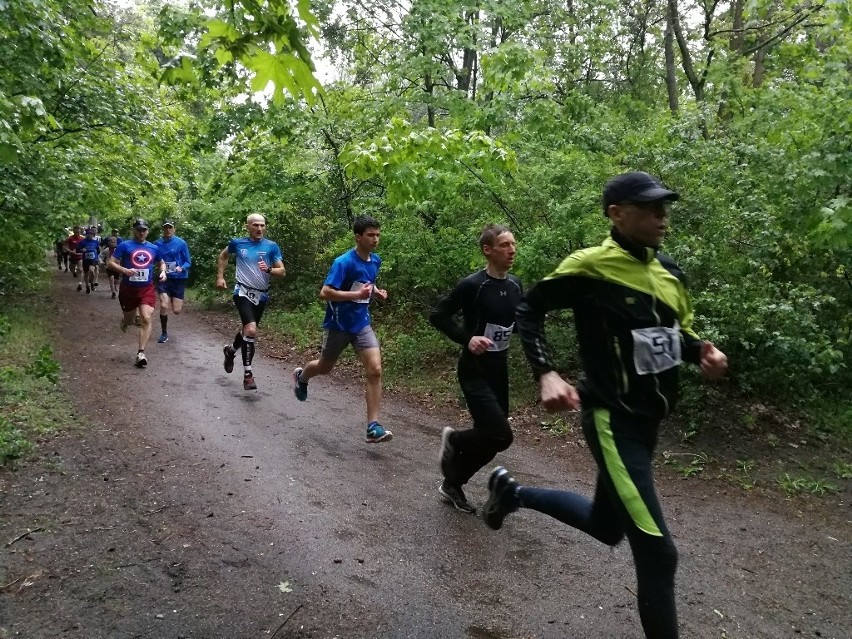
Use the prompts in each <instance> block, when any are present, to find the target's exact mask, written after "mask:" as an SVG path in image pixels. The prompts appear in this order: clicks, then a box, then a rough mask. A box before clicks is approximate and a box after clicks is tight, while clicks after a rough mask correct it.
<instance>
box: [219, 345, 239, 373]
mask: <svg viewBox="0 0 852 639" xmlns="http://www.w3.org/2000/svg"><path fill="white" fill-rule="evenodd" d="M222 352H223V353H225V372H226V373H233V372H234V358H235V357H236V356H237V351H236V350H234V347H233V346H226V347H225V348H223V349H222Z"/></svg>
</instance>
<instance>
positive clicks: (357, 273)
mask: <svg viewBox="0 0 852 639" xmlns="http://www.w3.org/2000/svg"><path fill="white" fill-rule="evenodd" d="M380 226H381V225H380V224H379V222H378V220H375V219H373V218H372V217H367V216H359V217H357V218H355V222H354V224H353V225H352V230H353V232H354V233H355V248H353V249H350V250H348V251H347V252H346V253H344V254H343V255H341V256H340V257H338V258H337V259H336V260H334V263H333V264H332V265H331V270H329V272H328V276H327V277H326V278H325V282H324V283H323V286H322V289H321V290H320V299H323V300H325V302H326V308H325V321H324V322H323V328H324V329H325V332H324V335H323V340H322V351H321V353H320V356H319V359H315V360H313V361H311V362H308V363H307V364H305V366H304V368H301V367H300V368H297V369H296V370H294V371H293V391H294V392H295V394H296V399H298V400H299V401H302V402H303V401H305V400H306V399H307V398H308V380H310V379H311V378H312V377H316V376H317V375H326V374H328V373H330V372H331V371H332V369H333V368H334V365H335V364H336V363H337V359H338V357H340V354H341V353H342V352H343V349H345V348H346V347H347V346H348V345H349V344H352V347H353V348H354V349H355V352H356V353H357V354H358V358H359V359H360V360H361V363H362V364H363V365H364V371H365V373H366V376H367V392H366V396H367V442H368V443H371V444H374V443H377V442H383V441H388V440H390V439H391V437H393V433H391V432H390V431H389V430H386V429H385V428H383V427H382V425H381V424H380V423H379V409H380V408H381V403H382V356H381V350H380V349H379V340H378V338H376V334H375V333H374V332H373V327H372V326H371V325H370V300H371V299H372V298H374V297H375V298H376V299H379V300H386V299H387V297H388V293H387V291H386V290H384V289H381V288H377V287H376V277H377V276H378V274H379V267H380V266H381V264H382V258H380V257H379V256H378V255H376V254H375V253H373V250H374V249H375V248H376V247H377V246H378V245H379V237H380V235H381V231H380Z"/></svg>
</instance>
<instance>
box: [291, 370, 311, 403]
mask: <svg viewBox="0 0 852 639" xmlns="http://www.w3.org/2000/svg"><path fill="white" fill-rule="evenodd" d="M303 370H304V369H303V368H301V367H299V368H297V369H296V370H294V371H293V393H294V394H295V395H296V399H298V400H299V401H300V402H303V401H305V400H306V399H307V398H308V383H307V382H303V381H302V377H301V375H302V371H303Z"/></svg>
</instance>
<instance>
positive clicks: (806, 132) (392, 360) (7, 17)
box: [0, 0, 852, 472]
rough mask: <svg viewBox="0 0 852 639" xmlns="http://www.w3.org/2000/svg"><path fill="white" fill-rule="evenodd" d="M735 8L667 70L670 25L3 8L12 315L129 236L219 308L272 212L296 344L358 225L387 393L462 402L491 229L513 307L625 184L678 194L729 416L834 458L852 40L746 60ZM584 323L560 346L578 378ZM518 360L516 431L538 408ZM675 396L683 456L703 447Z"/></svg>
mask: <svg viewBox="0 0 852 639" xmlns="http://www.w3.org/2000/svg"><path fill="white" fill-rule="evenodd" d="M90 6H91V7H92V8H93V9H94V10H90ZM731 8H732V6H731V3H722V4H720V5H718V6H717V5H715V4H714V5H712V9H713V10H712V11H711V7H710V5H708V6H707V7H703V6H697V7H696V8H695V11H694V12H693V11H685V10H684V9H682V11H681V16H680V18H681V20H680V25H681V28H682V30H683V33H682V35H683V36H684V37H683V41H682V46H680V45H677V46H676V48H675V50H674V52H673V53H674V56H675V65H674V67H673V68H667V67H666V63H665V52H664V45H663V36H664V28H665V26H664V25H665V22H666V21H665V14H664V11H665V10H666V5H665V4H664V3H663V4H654V5H649V6H648V7H647V11H631V12H627V13H625V11H624V3H622V2H617V1H615V0H604V1H603V2H598V3H586V4H579V5H578V4H576V3H570V4H564V3H563V4H560V3H548V2H545V3H543V4H542V3H541V2H538V1H536V2H533V1H527V0H524V1H522V2H519V3H514V4H512V5H511V6H510V5H506V4H505V3H494V2H486V3H484V4H483V3H480V4H462V5H459V4H458V3H447V2H444V1H443V0H418V2H415V3H413V4H412V5H411V6H410V7H409V8H408V9H406V10H398V11H397V10H394V11H390V12H389V11H388V10H387V9H386V7H385V5H383V4H382V3H379V2H376V1H375V0H358V2H354V1H350V0H343V3H342V5H339V9H341V10H332V4H331V3H327V2H315V3H308V2H307V1H306V0H298V1H297V2H295V3H291V2H289V0H274V1H271V2H263V3H259V2H256V1H255V0H240V1H235V2H230V1H228V2H222V1H217V0H209V1H204V2H202V3H200V4H198V5H190V6H189V7H188V8H186V7H180V6H177V5H173V4H166V5H164V6H160V5H159V3H153V2H152V3H150V4H145V3H143V4H141V5H140V6H139V7H137V8H134V9H120V8H116V7H114V6H113V5H111V4H104V3H101V2H95V3H94V5H92V4H91V3H89V2H83V0H72V1H71V2H59V0H20V1H19V2H14V3H11V2H2V1H0V52H2V54H3V60H4V65H3V68H2V70H0V295H2V296H7V295H9V293H10V292H11V291H13V290H15V291H17V290H21V289H25V288H27V287H30V288H31V287H32V286H34V284H35V282H36V280H37V277H38V275H37V271H38V269H33V268H32V264H38V263H40V261H42V259H43V255H44V251H45V249H46V248H47V247H48V246H49V245H50V243H51V242H52V241H53V240H55V239H57V238H58V237H60V236H61V235H62V233H63V230H64V228H65V227H66V226H68V225H69V224H71V223H73V222H82V221H86V220H88V219H89V218H90V217H94V218H96V219H98V220H104V221H108V223H109V224H108V225H109V226H112V225H117V226H119V227H120V228H122V232H123V233H125V234H126V231H127V223H128V221H129V220H131V219H132V218H133V217H134V216H136V215H142V216H145V217H149V218H151V219H152V220H158V219H161V218H162V217H165V216H166V215H168V216H169V217H176V218H177V219H178V222H179V234H181V236H183V237H184V238H185V239H186V240H187V241H188V242H189V244H190V248H191V250H192V253H193V258H194V267H193V271H192V280H191V284H192V285H193V286H194V287H196V290H197V291H200V294H202V295H211V294H212V293H211V291H212V287H213V281H214V274H215V268H216V256H217V255H218V253H219V251H221V249H222V248H223V247H224V246H225V245H226V243H227V241H228V240H229V239H230V238H231V237H234V236H238V235H242V234H243V233H244V230H243V224H244V220H245V218H246V216H247V215H248V214H249V213H254V212H259V213H262V214H263V215H265V216H266V218H267V222H268V231H269V237H270V238H271V239H273V240H275V241H277V242H278V243H279V244H280V245H281V247H282V251H283V253H284V258H285V265H286V267H287V271H288V275H287V277H286V278H285V279H284V280H283V281H281V282H277V281H276V283H275V284H274V287H275V290H274V294H275V297H274V299H275V300H276V302H275V304H279V303H280V304H281V308H280V309H278V308H274V309H273V308H271V309H270V311H271V312H272V314H271V315H270V320H271V323H272V324H274V325H275V326H276V328H277V327H280V329H281V330H283V331H289V332H288V333H287V334H288V335H290V336H291V337H292V338H293V339H295V340H296V341H297V342H298V343H300V344H307V343H310V342H311V339H312V338H311V329H310V326H311V324H312V323H313V322H314V318H315V317H316V316H317V314H318V312H319V311H321V308H322V305H321V304H320V303H318V301H317V292H318V290H319V288H320V286H321V282H322V281H323V278H324V276H325V272H326V270H327V268H328V266H329V264H330V262H331V260H332V259H333V258H334V257H335V256H336V255H338V254H339V253H341V252H343V251H344V250H346V249H348V248H349V247H350V246H351V245H352V236H351V223H352V220H353V218H354V217H355V216H356V215H358V214H362V213H368V214H371V215H374V216H376V217H378V218H379V219H380V220H381V221H382V225H383V226H382V231H383V234H382V244H381V246H380V249H379V252H380V253H381V255H382V257H383V260H384V262H383V269H382V275H381V278H382V286H383V287H384V288H386V289H388V291H389V292H390V295H391V297H390V299H389V301H388V303H387V304H385V305H384V306H383V307H381V308H377V309H376V318H377V323H378V325H379V326H380V327H381V326H383V325H384V326H387V327H392V330H388V333H387V335H384V336H383V339H384V340H385V343H386V346H387V348H388V350H387V356H386V361H385V367H386V370H389V371H390V374H391V375H395V376H397V377H398V378H400V379H402V378H403V377H405V375H406V372H407V371H412V370H414V371H421V370H430V369H432V370H437V371H440V373H441V375H442V376H443V377H442V378H441V379H442V380H447V379H449V381H450V382H452V376H451V375H450V376H449V377H447V375H448V374H447V370H448V367H449V366H450V364H449V362H451V361H454V357H455V350H454V349H453V348H452V345H448V344H447V343H446V340H445V339H443V338H442V337H440V336H439V335H437V334H436V333H435V332H434V331H433V330H432V329H431V328H430V327H429V326H428V325H426V324H425V323H424V317H425V314H426V313H427V312H428V309H429V308H430V307H431V305H432V304H434V302H435V300H436V299H438V297H439V296H440V295H442V294H444V293H445V292H446V291H447V290H448V289H449V288H450V287H451V286H452V285H453V284H454V283H455V282H456V281H457V280H458V279H459V278H460V277H463V276H464V275H467V274H468V273H470V272H471V271H473V270H475V269H477V268H480V267H481V266H482V264H483V260H482V257H481V255H480V253H479V251H478V248H477V246H476V237H477V235H478V232H479V229H480V228H481V226H482V225H483V224H484V223H486V222H501V223H506V224H509V225H510V227H511V228H512V229H513V231H514V232H515V235H516V237H517V239H518V242H519V254H518V259H517V261H516V266H515V269H514V270H515V273H517V274H518V275H519V276H520V277H521V278H522V280H523V281H524V283H525V285H527V286H529V285H530V284H532V283H533V282H535V281H536V280H538V279H540V278H541V277H544V276H546V275H547V274H548V273H550V272H552V270H553V269H554V268H555V267H556V265H558V264H559V262H560V261H561V260H563V259H564V258H565V257H566V255H568V254H569V253H570V252H571V251H574V250H576V249H579V248H583V247H586V246H590V245H594V244H597V243H599V242H600V241H601V239H602V238H603V237H604V236H605V235H606V233H607V231H608V226H609V225H608V222H607V220H606V219H605V218H604V217H603V216H602V215H601V210H600V195H601V188H602V186H603V184H604V183H605V181H606V180H607V178H609V177H610V176H612V175H614V174H617V173H620V172H622V171H625V170H630V169H640V170H646V171H649V172H651V173H654V174H657V175H659V176H661V177H662V178H663V179H664V180H665V181H666V182H667V183H668V184H670V185H671V186H672V187H674V188H676V189H677V190H678V191H679V192H681V194H682V200H681V202H680V203H679V205H678V206H677V207H676V208H675V210H674V211H673V214H672V229H671V233H670V235H669V237H668V238H667V240H666V243H665V246H664V248H665V250H666V252H668V253H670V254H671V255H672V256H673V257H674V258H675V259H676V260H677V261H678V263H679V264H680V265H681V266H682V268H683V270H684V271H685V273H686V275H687V279H688V282H689V286H690V290H691V291H692V295H693V302H694V306H695V310H696V322H695V327H696V329H697V330H698V332H699V333H700V334H701V335H702V336H705V337H707V338H709V339H712V340H713V341H714V342H716V343H717V344H718V345H719V346H720V347H721V348H722V349H723V350H724V351H725V352H726V353H727V354H728V356H729V360H730V362H731V366H732V378H733V380H734V382H735V384H736V388H737V389H738V390H740V391H743V392H746V393H749V394H752V395H757V396H760V397H765V398H767V399H768V400H770V401H774V402H779V403H783V404H786V405H788V406H791V407H792V408H793V409H796V410H802V411H806V412H808V413H809V414H810V415H811V416H812V418H813V419H812V421H813V423H815V424H816V425H817V426H822V427H824V428H826V429H829V430H832V431H834V432H836V433H841V434H842V433H844V432H845V433H848V430H849V429H848V424H849V419H848V410H847V411H844V409H843V408H842V407H843V406H844V405H848V389H849V388H850V387H852V367H851V366H850V358H852V344H850V336H851V335H852V315H850V314H849V312H848V309H849V308H850V307H852V286H850V283H849V282H850V274H849V265H850V257H852V254H850V248H851V247H852V240H850V238H852V231H850V229H852V219H851V218H852V146H850V145H852V128H851V127H852V120H850V118H849V109H848V105H849V103H850V101H852V100H850V98H852V81H850V80H851V79H850V69H852V64H850V62H852V30H850V29H849V26H850V20H852V18H850V13H849V11H848V7H846V6H845V5H843V4H842V3H824V4H811V5H807V6H803V7H798V8H797V9H796V10H790V9H789V8H788V7H787V6H786V5H784V4H783V3H778V2H777V1H775V0H767V1H765V2H758V3H747V4H746V5H745V7H744V9H745V16H744V19H745V20H746V24H747V25H748V27H747V28H746V29H745V30H744V31H740V30H737V29H735V26H734V24H733V15H734V12H733V11H731ZM705 11H706V13H705ZM817 11H818V15H819V19H818V20H801V21H798V22H797V21H796V20H795V17H794V16H796V15H799V13H800V12H804V13H801V15H806V14H807V15H810V13H811V12H817ZM320 32H321V33H322V36H323V39H324V42H323V44H324V45H325V50H326V51H327V52H328V53H329V56H330V57H331V58H333V59H334V61H335V62H336V63H337V66H338V74H337V79H336V80H335V81H334V82H332V83H330V84H329V86H328V87H326V88H325V89H324V90H321V89H320V87H319V85H318V83H317V81H316V79H315V76H314V73H313V71H314V67H313V62H312V58H311V55H310V52H309V51H308V49H307V42H308V41H309V40H310V38H312V37H317V36H318V34H319V33H320ZM711 52H712V53H713V55H710V53H711ZM690 69H691V71H690ZM667 79H668V81H669V85H670V86H671V87H672V88H673V92H674V95H675V97H677V104H676V105H674V104H673V103H672V102H670V101H668V100H667V92H666V88H667V87H666V80H667ZM270 83H271V85H272V86H273V87H274V88H273V90H272V92H271V94H264V95H257V94H255V93H254V92H255V91H257V90H260V89H266V87H267V86H269V85H270ZM287 95H290V96H291V97H292V98H293V99H287ZM269 97H271V98H272V99H271V102H270V100H268V98H269ZM229 278H230V272H229ZM216 295H220V294H218V293H217V294H216ZM279 313H280V316H279V315H278V314H279ZM279 318H280V321H279ZM570 319H571V318H570V314H565V315H557V316H556V317H554V318H552V319H551V320H550V321H549V326H548V329H549V337H550V339H551V341H552V343H553V346H554V350H555V351H556V353H557V354H558V356H559V357H560V358H561V360H560V362H559V365H560V368H564V369H565V370H567V371H569V374H570V375H571V376H575V373H576V371H577V369H578V367H579V363H578V361H577V355H576V343H575V336H574V334H573V329H572V327H571V321H570ZM409 329H410V330H409ZM514 350H517V349H514ZM512 357H513V359H512V362H513V364H512V365H513V369H512V382H513V393H517V394H514V395H513V405H517V403H519V402H523V401H529V400H530V399H531V397H532V395H533V388H532V385H531V383H530V381H529V375H528V373H527V372H526V368H525V366H524V364H523V363H522V362H520V359H519V358H518V356H517V354H515V353H513V354H512ZM45 362H47V360H45ZM423 362H427V363H428V366H426V367H425V369H424V368H423V367H422V366H421V364H422V363H423ZM432 367H434V368H432ZM684 377H685V385H686V393H685V401H684V403H683V407H684V409H685V412H686V413H687V419H686V420H685V422H684V423H685V424H686V427H685V428H684V431H683V433H682V438H683V439H685V440H689V439H691V438H692V437H693V436H694V435H695V434H696V433H697V432H698V431H699V430H701V429H705V428H708V427H710V425H709V424H705V423H703V422H702V421H701V419H700V412H701V410H700V408H701V401H702V399H703V398H704V397H705V396H703V395H702V394H701V392H698V391H696V390H695V389H696V388H697V384H698V383H699V381H700V380H699V378H698V376H697V375H693V374H687V375H685V376H684ZM791 387H792V388H795V389H796V393H789V392H787V390H786V389H789V388H791ZM702 392H703V391H702ZM845 436H846V437H848V434H847V435H845ZM685 468H686V469H694V468H695V466H694V465H693V464H692V463H689V464H686V465H685ZM690 472H692V470H690Z"/></svg>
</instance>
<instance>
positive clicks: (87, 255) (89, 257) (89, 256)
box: [84, 251, 96, 260]
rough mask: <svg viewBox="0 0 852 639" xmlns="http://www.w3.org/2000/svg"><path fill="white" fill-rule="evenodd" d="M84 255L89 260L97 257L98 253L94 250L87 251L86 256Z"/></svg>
mask: <svg viewBox="0 0 852 639" xmlns="http://www.w3.org/2000/svg"><path fill="white" fill-rule="evenodd" d="M84 257H85V258H86V259H87V260H93V259H95V257H96V255H95V252H94V251H86V254H85V256H84Z"/></svg>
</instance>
